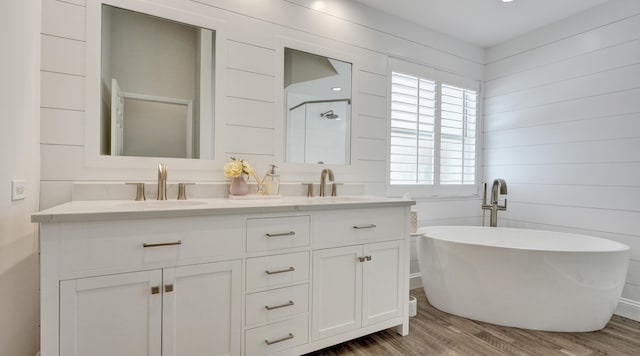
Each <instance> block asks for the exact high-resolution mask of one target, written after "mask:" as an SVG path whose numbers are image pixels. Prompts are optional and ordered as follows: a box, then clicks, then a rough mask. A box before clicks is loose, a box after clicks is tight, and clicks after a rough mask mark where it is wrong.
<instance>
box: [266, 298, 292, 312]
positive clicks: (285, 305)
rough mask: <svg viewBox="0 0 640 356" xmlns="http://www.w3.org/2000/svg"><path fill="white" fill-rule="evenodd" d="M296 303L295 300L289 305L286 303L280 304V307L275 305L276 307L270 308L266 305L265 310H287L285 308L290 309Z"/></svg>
mask: <svg viewBox="0 0 640 356" xmlns="http://www.w3.org/2000/svg"><path fill="white" fill-rule="evenodd" d="M294 304H295V303H294V302H293V300H290V301H289V302H288V303H284V304H280V305H274V306H269V305H265V306H264V308H265V309H267V310H273V309H280V308H285V307H290V306H293V305H294Z"/></svg>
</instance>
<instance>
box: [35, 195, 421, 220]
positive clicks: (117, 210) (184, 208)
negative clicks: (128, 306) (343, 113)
mask: <svg viewBox="0 0 640 356" xmlns="http://www.w3.org/2000/svg"><path fill="white" fill-rule="evenodd" d="M414 204H415V201H413V200H405V199H396V198H386V197H377V196H361V195H357V196H356V195H354V196H338V197H313V198H307V197H282V198H280V199H255V200H252V199H246V200H232V199H227V198H218V199H193V200H161V201H157V200H146V201H132V200H87V201H72V202H69V203H65V204H62V205H58V206H56V207H53V208H50V209H46V210H43V211H40V212H38V213H35V214H33V215H31V221H32V222H36V223H57V222H81V221H105V220H120V219H146V218H170V217H185V216H206V215H226V214H239V213H245V214H246V213H266V212H292V211H312V210H328V209H352V208H372V207H384V206H410V205H414Z"/></svg>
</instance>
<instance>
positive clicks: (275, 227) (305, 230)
mask: <svg viewBox="0 0 640 356" xmlns="http://www.w3.org/2000/svg"><path fill="white" fill-rule="evenodd" d="M310 221H311V218H310V217H309V216H285V217H277V218H271V217H270V218H255V219H247V252H260V251H270V250H279V249H284V248H292V247H300V246H308V245H309V226H310Z"/></svg>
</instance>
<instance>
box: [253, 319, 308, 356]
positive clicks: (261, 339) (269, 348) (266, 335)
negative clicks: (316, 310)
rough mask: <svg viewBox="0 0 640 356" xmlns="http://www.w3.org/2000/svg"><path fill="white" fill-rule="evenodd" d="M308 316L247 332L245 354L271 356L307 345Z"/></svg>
mask: <svg viewBox="0 0 640 356" xmlns="http://www.w3.org/2000/svg"><path fill="white" fill-rule="evenodd" d="M307 315H308V314H304V315H301V316H299V317H296V318H293V319H290V320H285V321H282V322H279V323H275V324H271V325H265V326H261V327H259V328H255V329H251V330H247V331H246V333H245V354H247V355H251V356H260V355H270V354H273V353H276V352H279V351H282V350H286V349H289V348H292V347H295V346H299V345H302V344H305V343H307V340H308V339H309V319H308V316H307Z"/></svg>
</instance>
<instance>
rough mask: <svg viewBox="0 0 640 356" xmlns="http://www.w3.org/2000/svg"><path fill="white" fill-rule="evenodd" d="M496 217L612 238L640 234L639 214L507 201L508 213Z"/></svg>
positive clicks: (504, 212) (503, 212) (501, 213)
mask: <svg viewBox="0 0 640 356" xmlns="http://www.w3.org/2000/svg"><path fill="white" fill-rule="evenodd" d="M514 199H515V198H514ZM499 215H500V216H502V217H504V218H505V219H511V220H518V221H528V222H533V223H541V224H548V225H554V226H567V227H572V228H580V229H586V230H593V231H606V232H610V233H614V234H624V235H637V234H638V232H639V231H640V212H638V211H621V210H606V209H597V208H583V207H575V206H560V205H549V204H544V205H542V204H530V203H519V202H514V201H509V208H508V209H507V211H502V212H500V213H499Z"/></svg>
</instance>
